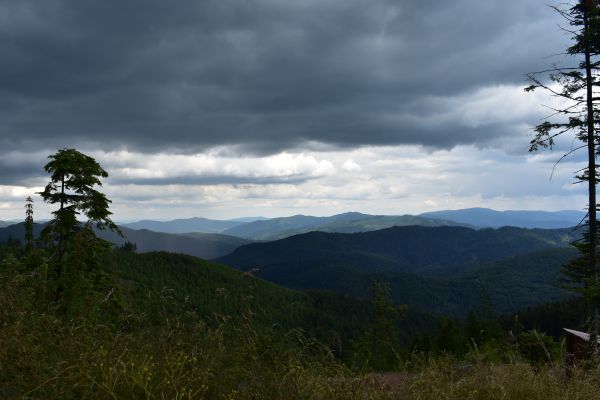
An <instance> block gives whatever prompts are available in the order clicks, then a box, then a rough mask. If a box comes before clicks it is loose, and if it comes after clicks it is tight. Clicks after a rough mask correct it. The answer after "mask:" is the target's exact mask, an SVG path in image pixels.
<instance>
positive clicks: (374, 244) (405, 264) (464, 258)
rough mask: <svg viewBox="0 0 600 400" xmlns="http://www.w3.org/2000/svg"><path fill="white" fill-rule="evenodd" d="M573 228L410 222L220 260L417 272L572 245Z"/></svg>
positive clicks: (287, 242) (298, 240)
mask: <svg viewBox="0 0 600 400" xmlns="http://www.w3.org/2000/svg"><path fill="white" fill-rule="evenodd" d="M572 239H573V237H572V234H571V231H570V230H567V229H565V230H543V229H520V228H501V229H481V230H474V229H469V228H463V227H421V226H406V227H394V228H389V229H383V230H379V231H374V232H364V233H354V234H341V233H323V232H311V233H307V234H303V235H297V236H293V237H290V238H286V239H282V240H277V241H273V242H267V243H254V244H249V245H245V246H242V247H240V248H238V249H237V250H235V251H234V252H233V253H231V254H229V255H227V256H224V257H222V258H220V259H219V262H223V263H225V264H229V265H233V266H235V267H236V268H241V269H245V268H250V267H258V268H262V267H265V266H268V265H272V264H281V263H287V262H294V263H300V264H307V265H308V264H309V263H311V262H315V261H319V262H329V263H336V264H345V263H349V264H351V265H354V266H355V267H357V268H360V269H363V270H366V271H395V272H400V271H405V272H406V271H415V272H422V271H424V270H429V269H438V268H446V267H449V266H453V265H463V264H469V263H476V262H490V261H498V260H502V259H505V258H508V257H512V256H516V255H521V254H527V253H530V252H533V251H537V250H543V249H547V248H552V247H567V246H569V243H570V242H571V241H572Z"/></svg>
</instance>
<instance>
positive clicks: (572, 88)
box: [525, 0, 600, 356]
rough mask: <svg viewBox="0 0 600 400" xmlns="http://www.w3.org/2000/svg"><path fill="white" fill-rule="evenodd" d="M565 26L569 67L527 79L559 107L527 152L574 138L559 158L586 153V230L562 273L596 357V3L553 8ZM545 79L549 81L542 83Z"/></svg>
mask: <svg viewBox="0 0 600 400" xmlns="http://www.w3.org/2000/svg"><path fill="white" fill-rule="evenodd" d="M553 8H554V9H555V10H556V11H557V12H558V13H559V14H560V15H561V16H562V17H563V18H564V19H565V20H566V21H567V22H568V24H569V25H570V27H571V28H570V29H566V30H567V31H568V32H570V33H571V34H572V40H573V45H572V46H570V47H569V48H568V49H567V54H568V55H570V56H572V57H574V58H575V61H576V62H577V64H576V65H574V66H569V67H563V66H556V65H553V66H552V68H550V69H549V70H548V71H542V72H537V73H530V74H528V75H527V77H528V79H529V81H530V82H531V85H530V86H528V87H527V88H525V90H526V91H532V90H535V89H537V88H543V89H545V90H547V91H549V92H550V93H551V94H552V95H554V96H556V97H558V98H560V99H562V100H563V101H564V103H563V104H565V105H564V106H562V108H559V109H555V110H554V112H553V114H552V115H551V116H550V117H548V119H546V120H545V121H543V122H542V123H540V124H539V125H537V126H536V127H535V137H534V138H533V140H532V141H531V144H530V149H529V150H530V151H536V150H538V149H540V148H552V147H553V146H554V145H555V139H556V138H557V137H558V136H560V135H562V134H565V133H567V132H574V134H575V136H576V138H577V139H579V140H580V141H581V142H582V143H583V144H582V145H581V146H578V147H576V148H575V149H573V150H571V151H569V152H567V153H566V154H565V155H563V157H562V158H561V160H562V159H563V158H565V157H566V156H569V155H570V154H572V153H574V152H575V151H576V150H579V149H586V150H587V166H586V167H585V168H583V169H582V170H580V171H578V172H577V173H576V175H575V178H576V179H577V181H578V182H584V183H587V188H588V215H587V230H586V231H585V233H584V234H583V237H582V239H581V240H580V241H578V242H577V243H575V246H576V247H577V248H578V249H579V250H580V252H581V257H580V258H579V259H578V260H575V261H574V262H572V263H570V264H568V265H566V266H565V267H564V268H563V272H564V277H565V282H566V284H567V286H569V287H570V288H571V289H572V290H575V291H578V292H580V293H582V295H583V296H584V298H586V299H587V300H588V301H589V303H590V306H591V307H590V310H591V311H590V352H591V353H592V354H593V355H595V356H597V355H598V343H597V341H598V333H599V317H600V316H599V313H598V304H599V300H600V285H599V281H598V221H597V215H596V214H597V213H596V211H597V208H598V206H597V201H596V185H597V183H598V171H597V165H596V156H597V154H598V153H599V151H600V149H599V140H598V133H597V132H598V123H599V122H600V120H599V117H600V107H599V106H600V103H599V102H600V96H599V93H598V87H599V86H600V81H599V79H598V78H599V71H600V59H599V56H600V9H599V0H578V1H577V2H576V4H574V5H571V6H569V7H568V8H566V9H562V8H558V7H553ZM548 78H549V79H548Z"/></svg>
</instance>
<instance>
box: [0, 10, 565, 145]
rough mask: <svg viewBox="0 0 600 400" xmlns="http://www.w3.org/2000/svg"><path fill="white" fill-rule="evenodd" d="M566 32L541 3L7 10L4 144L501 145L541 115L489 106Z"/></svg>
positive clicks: (0, 84) (1, 85) (1, 87)
mask: <svg viewBox="0 0 600 400" xmlns="http://www.w3.org/2000/svg"><path fill="white" fill-rule="evenodd" d="M557 21H558V19H557V16H556V15H555V14H554V13H553V12H552V11H551V10H550V9H549V8H548V7H546V6H544V5H542V4H540V3H539V1H538V0H506V1H502V2H490V1H479V0H456V1H450V2H439V1H433V0H427V1H418V2H417V1H406V2H397V1H392V0H373V1H362V0H319V1H314V0H308V1H291V0H282V1H270V0H256V1H252V2H241V1H236V0H204V1H196V0H182V1H178V2H174V3H173V2H161V1H146V0H144V1H142V0H119V1H117V0H104V1H95V0H63V1H53V2H50V1H41V0H20V1H9V2H0V44H1V46H2V49H3V62H2V63H0V147H1V148H2V149H4V150H3V151H11V150H22V149H23V148H29V149H30V150H34V149H40V148H43V149H56V148H60V147H73V146H77V147H86V148H100V149H103V150H105V151H114V150H115V149H122V148H126V149H129V150H131V151H134V152H141V153H155V152H172V153H196V152H205V151H206V150H207V149H211V148H214V147H219V146H221V147H222V146H225V147H227V146H229V147H230V148H235V149H237V151H238V152H239V154H249V153H262V154H275V153H279V152H281V151H283V150H285V149H298V148H315V146H320V145H323V144H324V145H326V146H331V147H333V148H354V147H357V146H363V145H406V144H416V145H423V146H428V147H431V148H434V149H436V148H452V147H454V146H457V145H461V144H475V145H477V146H495V145H497V142H498V140H499V139H498V138H501V137H508V138H509V139H507V140H510V138H511V137H514V136H515V135H518V134H519V130H520V129H521V128H522V127H523V124H524V122H526V121H531V113H530V112H529V111H528V112H521V111H519V110H516V111H515V109H512V108H510V107H507V104H509V103H505V105H504V107H499V106H498V104H497V103H493V102H492V103H491V104H486V110H487V111H485V112H479V111H477V104H480V105H481V104H482V102H483V103H484V104H485V102H486V101H487V100H486V98H485V97H487V96H488V95H489V96H490V97H491V98H494V96H496V97H498V93H500V94H502V93H503V90H505V89H503V88H507V87H509V88H512V89H515V90H516V89H518V90H520V87H521V86H522V85H523V84H524V79H523V74H524V73H526V72H529V71H534V70H538V69H541V68H544V67H546V66H547V64H548V63H549V60H547V59H544V58H543V57H545V56H548V55H552V54H555V53H558V52H560V51H561V50H562V49H564V48H565V42H566V40H568V38H567V37H565V35H564V34H563V33H562V31H560V29H558V28H557V27H556V25H557ZM512 89H511V90H512ZM482 96H485V97H482ZM523 96H525V95H524V94H523ZM523 102H525V103H526V102H527V101H526V100H519V103H523ZM510 104H514V103H512V102H511V103H510ZM529 106H531V104H529ZM494 107H496V110H502V112H501V113H500V112H498V111H496V112H495V111H493V110H494ZM498 107H499V108H498ZM507 108H508V109H507ZM490 110H492V111H490ZM528 110H530V108H528ZM494 113H496V114H494ZM534 122H535V121H534Z"/></svg>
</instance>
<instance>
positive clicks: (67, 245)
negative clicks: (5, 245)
mask: <svg viewBox="0 0 600 400" xmlns="http://www.w3.org/2000/svg"><path fill="white" fill-rule="evenodd" d="M48 158H49V159H50V162H48V163H47V164H46V165H45V167H44V169H45V170H46V172H48V173H50V174H51V175H50V182H49V183H48V185H46V187H45V189H44V191H43V192H41V193H40V195H41V196H42V198H43V199H44V201H45V202H46V203H49V204H58V205H59V208H58V210H56V211H53V212H52V214H53V215H54V218H53V219H52V220H51V221H50V223H49V224H48V225H47V227H46V228H44V230H43V231H42V238H43V239H45V240H46V241H47V242H49V243H50V248H51V249H52V250H53V251H52V253H51V261H52V262H53V265H54V272H55V279H56V280H57V281H59V280H60V279H61V275H62V272H63V269H64V266H65V265H67V264H68V263H66V262H65V261H66V260H67V259H68V260H70V261H69V262H70V263H71V264H72V263H73V254H84V255H86V257H88V258H89V257H93V256H94V254H95V253H96V252H97V251H99V250H101V249H102V248H106V247H107V243H106V242H104V241H103V240H100V239H99V238H97V237H96V236H95V234H94V232H93V229H92V227H93V226H95V227H96V228H98V229H106V228H108V229H110V230H113V231H117V232H119V233H120V231H119V229H118V227H117V226H116V225H115V224H114V222H113V221H112V220H111V219H110V216H111V215H112V213H111V212H110V211H109V209H108V207H109V204H110V203H111V201H110V200H109V199H108V198H107V197H106V196H105V195H104V194H103V193H101V192H99V191H97V190H96V189H95V187H96V186H102V182H101V181H100V178H106V177H108V173H107V172H106V171H105V170H104V169H102V167H101V166H100V164H98V162H96V160H94V159H93V158H92V157H89V156H87V155H85V154H83V153H80V152H79V151H77V150H75V149H61V150H59V151H58V152H57V153H56V154H53V155H51V156H49V157H48ZM79 215H83V216H84V217H85V218H87V221H84V222H80V221H78V219H77V217H78V216H79ZM81 246H87V248H86V249H81ZM76 261H77V262H82V261H83V260H81V259H77V260H76ZM67 266H68V265H67ZM59 286H60V285H59Z"/></svg>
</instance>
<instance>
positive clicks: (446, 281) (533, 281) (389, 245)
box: [217, 226, 576, 316]
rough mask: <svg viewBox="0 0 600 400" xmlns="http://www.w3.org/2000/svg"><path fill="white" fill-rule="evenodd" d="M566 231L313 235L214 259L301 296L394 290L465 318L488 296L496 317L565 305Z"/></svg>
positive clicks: (398, 296)
mask: <svg viewBox="0 0 600 400" xmlns="http://www.w3.org/2000/svg"><path fill="white" fill-rule="evenodd" d="M569 232H570V231H569V230H540V229H536V230H528V229H520V228H501V229H481V230H473V229H468V228H461V227H437V228H427V227H418V226H411V227H395V228H389V229H384V230H380V231H375V232H366V233H356V234H331V233H322V232H312V233H308V234H303V235H297V236H293V237H290V238H286V239H282V240H278V241H274V242H268V243H254V244H250V245H245V246H242V247H240V248H238V249H237V250H236V251H234V252H233V253H232V254H229V255H227V256H224V257H221V258H219V259H217V261H218V262H221V263H225V264H229V265H232V266H234V267H236V268H239V269H242V270H249V269H253V268H256V269H257V271H256V275H257V276H259V277H262V278H264V279H267V280H271V281H273V282H275V283H278V284H281V285H284V286H288V287H292V288H296V289H326V290H333V291H338V292H342V293H347V294H350V295H352V296H357V297H365V296H367V295H368V288H369V285H370V282H372V281H373V280H384V281H387V282H389V283H390V285H391V288H392V295H393V298H394V300H395V301H396V302H397V303H399V304H411V305H415V306H417V307H420V308H423V309H425V310H428V311H431V312H436V313H441V314H451V315H458V316H464V315H465V314H466V313H468V311H469V310H471V309H473V308H475V307H477V306H478V305H479V303H480V302H481V299H482V294H483V293H486V294H487V295H489V296H490V297H491V299H492V302H493V304H494V308H495V309H496V310H497V311H498V312H511V311H515V310H517V309H519V308H522V307H529V306H533V305H535V304H539V303H541V302H546V301H553V300H560V299H564V298H565V297H567V296H568V293H567V292H565V291H562V290H560V289H558V288H557V287H556V278H557V275H558V272H559V270H560V267H561V265H562V264H564V263H565V262H566V261H568V260H569V259H571V258H572V257H574V256H576V252H575V251H574V250H573V249H572V248H570V247H568V244H569V242H570V240H571V239H572V238H571V237H570V236H569Z"/></svg>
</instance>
